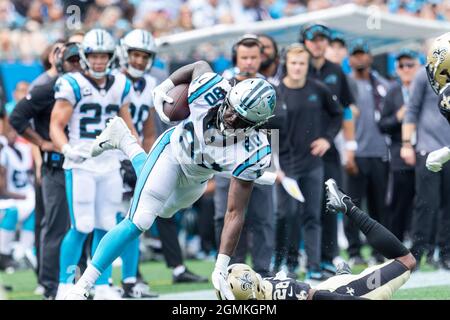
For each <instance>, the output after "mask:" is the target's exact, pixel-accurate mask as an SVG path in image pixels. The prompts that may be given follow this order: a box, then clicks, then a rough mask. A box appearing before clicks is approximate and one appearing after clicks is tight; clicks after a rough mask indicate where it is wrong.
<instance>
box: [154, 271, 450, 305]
mask: <svg viewBox="0 0 450 320" xmlns="http://www.w3.org/2000/svg"><path fill="white" fill-rule="evenodd" d="M445 285H450V271H445V270H438V271H430V272H421V271H417V272H414V273H413V274H411V277H410V278H409V280H408V281H407V282H406V283H405V284H404V285H403V286H402V287H401V288H400V290H403V289H414V288H423V287H435V286H445ZM157 300H217V297H216V294H215V292H214V290H201V291H190V292H179V293H169V294H161V295H160V296H159V297H158V298H157Z"/></svg>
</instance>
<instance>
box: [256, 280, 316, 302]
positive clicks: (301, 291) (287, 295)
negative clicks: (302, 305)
mask: <svg viewBox="0 0 450 320" xmlns="http://www.w3.org/2000/svg"><path fill="white" fill-rule="evenodd" d="M263 287H264V296H265V299H266V300H307V299H308V293H309V289H311V287H310V286H309V284H307V283H304V282H300V281H296V280H294V279H290V278H277V277H275V278H264V279H263Z"/></svg>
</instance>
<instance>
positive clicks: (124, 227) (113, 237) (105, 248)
mask: <svg viewBox="0 0 450 320" xmlns="http://www.w3.org/2000/svg"><path fill="white" fill-rule="evenodd" d="M141 233H142V231H141V230H139V229H138V227H137V226H136V225H135V224H134V223H133V222H131V220H130V219H124V220H123V221H122V222H121V223H119V224H118V225H117V226H115V227H114V228H113V229H112V230H111V231H109V232H108V233H107V234H106V235H105V236H104V237H103V238H102V240H101V241H100V243H99V245H98V247H97V250H96V251H95V254H94V257H93V258H92V265H93V266H94V267H95V269H97V270H98V271H99V272H100V273H102V272H104V271H105V269H106V268H107V267H109V266H110V265H111V264H112V263H113V261H114V260H115V259H116V258H117V257H118V256H119V255H120V254H121V253H122V252H123V250H124V249H125V248H126V246H127V244H128V243H130V242H131V241H132V240H134V239H136V238H138V237H139V236H140V235H141Z"/></svg>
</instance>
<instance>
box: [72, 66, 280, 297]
mask: <svg viewBox="0 0 450 320" xmlns="http://www.w3.org/2000/svg"><path fill="white" fill-rule="evenodd" d="M182 83H190V85H189V97H188V102H189V110H190V116H189V117H188V118H187V119H185V120H183V121H182V122H181V123H179V124H178V125H176V126H175V127H173V128H170V129H168V130H167V131H166V132H164V133H163V134H162V135H161V136H160V137H159V138H158V139H157V141H156V142H155V144H154V145H153V147H152V149H151V151H150V153H149V155H148V156H147V155H146V154H145V152H144V150H143V149H142V148H141V147H140V146H139V144H138V143H137V141H136V139H134V138H133V137H132V135H131V134H130V133H129V132H127V131H128V130H127V129H126V126H125V125H124V123H123V121H121V119H119V118H114V119H113V120H111V122H110V123H109V124H108V126H107V128H106V130H104V131H103V133H102V134H101V135H100V136H99V137H98V138H97V139H96V143H95V144H94V145H93V148H92V151H91V152H92V155H93V156H96V155H98V154H102V152H103V151H105V150H108V149H111V148H118V149H120V150H122V151H123V152H124V153H125V154H126V155H127V156H128V157H129V158H130V159H131V161H132V163H133V167H134V168H135V170H136V172H140V173H139V174H138V181H137V185H136V189H135V191H134V196H133V200H132V202H131V207H130V209H129V211H128V215H127V218H126V219H125V220H123V221H122V222H121V223H120V224H118V225H117V226H116V227H115V228H114V229H113V230H111V231H110V232H108V234H107V235H106V236H105V237H104V238H103V239H102V241H101V242H100V245H99V247H98V250H97V251H96V253H95V255H94V257H93V259H92V262H91V263H90V264H89V266H88V268H87V269H86V271H85V272H84V274H83V276H82V277H81V278H80V280H79V281H78V282H77V284H76V285H75V287H74V288H72V289H71V291H70V292H69V294H68V295H67V296H66V299H85V297H86V294H87V293H88V291H89V289H90V288H91V287H92V286H93V284H94V283H95V281H96V280H97V279H98V277H100V275H101V274H102V273H103V272H104V270H105V269H106V268H108V266H109V265H110V264H111V263H112V261H114V259H115V258H116V257H117V256H118V255H119V254H120V253H121V252H122V250H123V248H124V247H125V246H126V245H127V244H128V242H130V241H133V239H135V238H136V237H138V236H139V235H140V234H141V233H142V232H144V231H145V230H148V229H149V228H150V227H151V225H152V224H153V222H154V220H155V219H156V217H157V216H159V217H163V218H168V217H171V216H172V215H173V214H175V212H177V211H178V210H180V209H182V208H186V207H188V206H189V205H191V204H192V203H194V202H195V201H196V200H197V199H198V198H200V196H201V195H202V194H203V192H204V190H205V188H206V184H207V181H208V180H209V179H211V178H212V177H213V176H214V174H223V175H227V176H228V177H230V178H231V184H230V192H229V198H228V210H227V214H226V217H225V226H224V228H223V231H222V240H221V247H220V250H219V255H218V258H217V261H216V267H215V269H214V272H213V274H212V280H213V285H214V287H215V288H216V289H217V290H218V292H220V293H219V294H220V295H221V297H223V298H226V299H233V298H234V296H233V294H232V292H231V289H230V287H229V285H228V284H227V282H226V276H227V266H228V263H229V260H230V256H231V255H232V254H233V251H234V249H235V247H236V244H237V241H238V239H239V234H240V231H241V229H242V225H243V222H244V212H245V208H246V206H247V202H248V199H249V197H250V194H251V192H252V188H253V183H254V181H255V180H256V179H258V178H260V177H261V176H262V175H263V173H264V171H265V169H266V168H267V167H269V165H270V158H271V148H270V145H269V142H268V139H267V136H266V134H265V133H264V132H262V131H257V130H254V129H255V128H257V127H259V126H261V125H263V124H264V123H265V122H266V121H267V120H268V119H269V118H270V117H271V116H272V114H273V111H274V108H275V104H276V94H275V90H274V89H273V87H272V86H271V85H270V84H269V83H268V82H267V81H265V80H263V79H248V80H245V81H242V82H240V83H238V84H237V85H236V86H234V87H231V86H230V84H229V82H228V81H227V80H225V79H224V78H223V77H222V76H220V75H219V74H216V73H213V72H212V70H211V67H210V66H209V65H208V64H207V63H206V62H204V61H199V62H196V63H193V64H190V65H187V66H184V67H182V68H180V69H178V70H177V71H175V72H174V73H173V74H172V75H171V76H170V77H169V78H168V79H167V80H165V81H164V82H163V83H161V84H160V85H159V86H157V87H156V88H155V90H154V92H153V94H154V95H153V96H154V105H155V109H156V111H157V112H158V115H159V116H160V118H161V119H162V120H163V121H165V122H169V121H170V120H169V119H168V118H167V116H166V115H165V114H164V113H163V111H162V105H163V103H164V101H167V102H172V101H173V99H172V98H170V97H169V96H167V92H168V91H169V90H170V89H171V88H174V87H175V86H176V85H179V84H182ZM273 182H274V179H273V180H272V181H271V183H273Z"/></svg>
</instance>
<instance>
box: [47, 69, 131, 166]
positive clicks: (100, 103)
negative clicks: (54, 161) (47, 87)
mask: <svg viewBox="0 0 450 320" xmlns="http://www.w3.org/2000/svg"><path fill="white" fill-rule="evenodd" d="M130 91H131V82H130V80H128V79H127V77H126V76H125V75H123V74H120V73H117V74H115V75H109V76H108V80H107V82H106V85H105V87H104V88H99V87H98V86H97V85H96V84H95V83H94V82H93V80H91V79H88V78H87V77H85V76H84V75H83V74H82V73H79V72H76V73H68V74H65V75H63V76H62V77H60V78H59V79H58V80H57V81H56V84H55V99H65V100H67V101H69V102H70V103H71V105H72V106H73V114H72V116H71V118H70V120H69V123H68V130H69V144H70V145H71V146H72V147H74V148H75V149H79V150H82V151H83V152H89V150H90V147H91V145H92V143H93V141H94V139H95V137H96V136H97V135H99V134H100V133H101V132H102V130H103V129H104V128H105V127H106V122H107V120H108V119H110V118H112V117H114V116H116V115H117V113H118V112H119V109H120V108H121V107H122V106H123V105H124V104H127V103H129V102H130ZM119 167H120V164H119V160H118V156H117V152H115V151H114V150H110V151H106V152H103V153H102V154H101V155H100V156H98V157H95V158H90V159H87V160H86V161H84V162H82V163H79V164H77V163H74V162H72V161H70V160H69V159H67V158H66V159H65V161H64V169H70V168H82V169H86V170H90V171H95V172H107V171H110V170H114V169H117V168H119Z"/></svg>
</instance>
